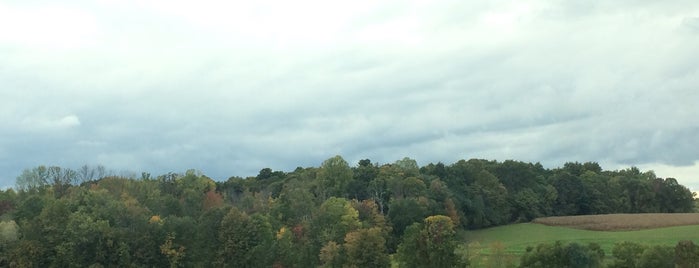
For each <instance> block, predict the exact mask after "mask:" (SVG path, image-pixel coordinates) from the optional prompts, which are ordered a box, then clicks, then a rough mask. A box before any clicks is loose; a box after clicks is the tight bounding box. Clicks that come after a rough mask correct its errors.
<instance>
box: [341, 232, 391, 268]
mask: <svg viewBox="0 0 699 268" xmlns="http://www.w3.org/2000/svg"><path fill="white" fill-rule="evenodd" d="M344 249H345V254H346V256H347V258H346V265H347V266H348V267H389V266H390V264H391V262H390V259H389V258H388V254H387V253H386V240H385V239H384V238H383V233H382V230H381V228H379V227H373V228H368V229H359V230H356V231H353V232H349V233H347V235H345V244H344Z"/></svg>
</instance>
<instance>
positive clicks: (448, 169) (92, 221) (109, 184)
mask: <svg viewBox="0 0 699 268" xmlns="http://www.w3.org/2000/svg"><path fill="white" fill-rule="evenodd" d="M693 208H694V196H693V195H692V193H691V192H690V191H689V189H687V188H686V187H684V186H682V185H680V184H678V183H677V181H676V180H675V179H673V178H658V177H656V176H655V174H654V173H653V172H641V171H640V170H638V169H637V168H628V169H624V170H614V171H609V170H602V168H601V167H600V166H599V165H598V164H597V163H592V162H588V163H577V162H576V163H566V164H565V165H564V166H563V167H560V168H555V169H547V168H544V167H543V166H542V165H541V164H539V163H525V162H519V161H512V160H508V161H504V162H498V161H491V160H482V159H471V160H460V161H458V162H455V163H453V164H450V165H445V164H442V163H436V164H434V163H430V164H428V165H425V166H418V164H417V162H416V161H415V160H413V159H410V158H404V159H401V160H398V161H396V162H394V163H390V164H377V163H372V162H371V161H370V160H368V159H365V160H361V161H359V162H358V163H357V164H356V165H353V166H350V164H349V163H347V161H345V160H344V159H343V158H342V157H341V156H335V157H331V158H329V159H327V160H325V161H324V162H323V163H322V164H321V165H320V166H319V167H306V168H302V167H299V168H296V169H295V170H293V171H290V172H284V171H274V170H271V169H269V168H264V169H262V170H260V172H259V174H258V175H257V176H254V177H248V178H241V177H231V178H229V179H228V180H226V181H215V180H213V179H211V178H209V177H207V176H206V175H204V174H202V173H201V172H198V171H196V170H188V171H186V172H184V173H181V174H180V173H167V174H162V175H159V176H151V175H150V174H148V173H142V174H141V176H140V177H136V176H115V175H114V174H113V173H110V172H106V171H105V169H104V168H103V167H99V166H98V167H89V166H84V167H82V168H81V169H79V170H71V169H66V168H61V167H45V166H39V167H35V168H32V169H27V170H25V171H24V172H23V173H22V174H21V175H20V176H19V177H18V178H17V185H16V187H15V188H14V189H8V190H4V191H0V220H2V221H1V222H0V266H3V267H4V266H10V267H105V266H106V267H115V266H118V267H166V266H170V267H210V266H214V267H270V266H272V267H317V266H322V267H387V266H389V265H390V263H391V262H392V261H393V262H395V263H399V264H401V266H402V267H421V266H423V264H425V265H426V264H429V265H430V266H431V267H454V266H460V265H461V266H465V265H467V263H468V261H467V258H466V257H465V255H464V254H465V253H464V252H465V250H464V249H463V248H460V247H461V245H460V244H459V243H458V242H457V238H456V232H457V231H458V230H461V229H478V228H485V227H491V226H497V225H503V224H509V223H515V222H526V221H530V220H532V219H534V218H537V217H542V216H554V215H555V216H562V215H581V214H605V213H641V212H690V211H692V210H693Z"/></svg>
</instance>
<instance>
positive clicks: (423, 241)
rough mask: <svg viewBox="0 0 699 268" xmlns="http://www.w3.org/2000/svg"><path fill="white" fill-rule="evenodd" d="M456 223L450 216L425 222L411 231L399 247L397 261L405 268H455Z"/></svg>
mask: <svg viewBox="0 0 699 268" xmlns="http://www.w3.org/2000/svg"><path fill="white" fill-rule="evenodd" d="M455 234H456V232H455V231H454V223H452V221H451V219H450V218H449V217H447V216H443V215H436V216H429V217H427V218H425V220H424V222H423V223H422V224H420V223H415V224H413V225H411V226H410V227H408V229H406V231H405V236H404V237H403V242H402V243H401V244H400V245H399V246H398V260H399V262H400V264H401V266H405V267H454V266H457V265H459V260H460V258H459V257H458V256H457V255H456V253H455V249H456V238H455Z"/></svg>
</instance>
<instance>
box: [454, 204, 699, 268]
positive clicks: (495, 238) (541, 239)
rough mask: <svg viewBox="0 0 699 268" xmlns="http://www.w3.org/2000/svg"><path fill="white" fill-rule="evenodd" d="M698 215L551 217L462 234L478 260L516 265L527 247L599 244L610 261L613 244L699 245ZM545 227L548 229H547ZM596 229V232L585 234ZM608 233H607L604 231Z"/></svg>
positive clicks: (470, 251)
mask: <svg viewBox="0 0 699 268" xmlns="http://www.w3.org/2000/svg"><path fill="white" fill-rule="evenodd" d="M697 216H699V214H676V215H675V214H635V215H629V214H614V215H594V216H571V217H549V218H541V219H537V220H534V221H533V222H532V223H520V224H511V225H505V226H499V227H493V228H488V229H482V230H474V231H467V232H464V233H462V234H461V235H463V239H464V240H465V241H466V242H467V243H468V250H469V254H470V255H472V257H474V256H473V255H475V258H480V257H484V256H485V257H486V258H487V256H490V255H500V256H499V258H502V257H507V258H509V259H511V260H513V261H514V262H517V260H518V259H519V257H520V256H521V255H522V254H524V252H526V249H527V247H528V246H532V247H536V246H537V245H538V244H541V243H554V242H556V241H561V242H564V243H569V242H577V243H579V244H583V245H586V244H588V243H597V244H599V245H600V247H601V248H602V249H603V250H604V252H605V254H606V256H607V258H609V257H610V256H611V254H612V248H613V247H614V244H616V243H617V242H622V241H630V242H635V243H641V244H646V245H663V246H675V245H676V244H677V242H678V241H680V240H693V241H694V242H695V243H699V221H694V219H696V218H697ZM543 223H546V224H547V225H544V224H543ZM583 228H588V229H596V230H585V229H583ZM601 230H605V231H601Z"/></svg>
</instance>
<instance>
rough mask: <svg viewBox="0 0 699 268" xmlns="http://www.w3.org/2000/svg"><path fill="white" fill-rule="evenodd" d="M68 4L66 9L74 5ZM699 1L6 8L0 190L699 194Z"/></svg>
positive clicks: (1, 42) (89, 0)
mask: <svg viewBox="0 0 699 268" xmlns="http://www.w3.org/2000/svg"><path fill="white" fill-rule="evenodd" d="M59 2H61V3H59ZM698 103H699V1H696V0H687V1H682V0H679V1H624V0H618V1H567V0H551V1H549V0H543V1H463V0H454V1H436V0H426V1H403V0H401V1H390V0H389V1H383V0H382V1H376V0H366V1H363V0H359V1H327V0H318V1H308V0H298V1H267V0H259V1H230V0H226V1H212V0H199V1H193V0H189V1H180V0H162V1H159V0H158V1H148V0H134V1H129V0H102V1H95V0H86V1H33V0H18V1H13V0H9V1H8V0H2V1H0V122H2V124H0V186H12V185H14V180H15V178H16V177H17V176H18V175H19V174H20V173H21V172H22V170H23V169H26V168H33V167H35V166H37V165H42V164H43V165H59V166H63V167H69V168H78V167H79V166H81V165H83V164H93V165H94V164H102V165H104V166H106V167H108V168H110V169H114V170H117V171H120V170H129V171H133V172H137V173H140V172H141V171H148V172H151V173H153V174H154V175H158V174H163V173H166V172H168V171H174V172H183V171H185V170H187V169H190V168H193V169H198V170H201V171H202V172H204V174H207V175H208V176H210V177H212V178H214V179H217V180H225V179H227V178H228V177H230V176H250V175H256V174H257V172H258V171H259V170H260V169H262V168H265V167H269V168H272V169H274V170H283V171H291V170H293V169H294V168H296V167H297V166H303V167H307V166H319V165H320V163H321V162H322V161H323V160H325V159H327V158H329V157H332V156H334V155H337V154H339V155H342V156H343V157H344V158H345V159H346V160H347V161H349V162H350V164H352V165H356V163H357V161H358V160H360V159H364V158H369V159H371V160H372V161H374V162H379V163H387V162H394V161H395V160H398V159H401V158H403V157H405V156H408V157H411V158H414V159H416V160H417V161H418V163H419V164H420V165H425V164H428V163H430V162H438V161H441V162H443V163H446V164H451V163H453V162H454V161H456V160H459V159H470V158H485V159H496V160H500V161H503V160H507V159H515V160H521V161H527V162H541V163H542V164H544V166H546V167H549V168H553V167H557V166H561V165H562V164H563V163H565V162H568V161H579V162H584V161H596V162H598V163H600V165H602V167H603V168H605V169H619V168H626V167H629V166H638V167H639V168H641V169H642V170H649V169H652V170H655V171H656V174H657V175H658V176H660V177H676V178H677V179H678V180H679V181H680V183H683V184H685V185H688V186H690V188H693V189H699V140H698V139H697V138H699V119H698V117H697V116H698V115H699V106H697V104H698Z"/></svg>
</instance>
